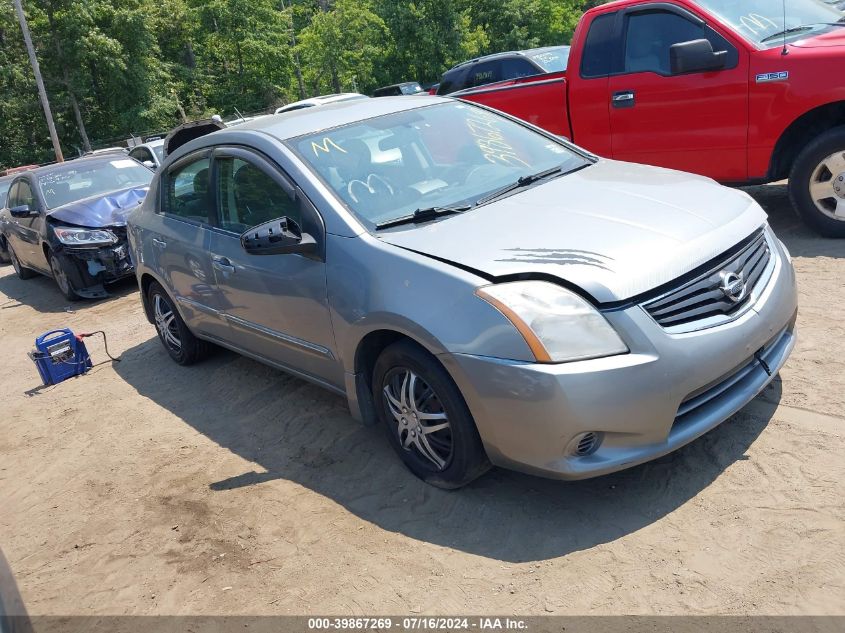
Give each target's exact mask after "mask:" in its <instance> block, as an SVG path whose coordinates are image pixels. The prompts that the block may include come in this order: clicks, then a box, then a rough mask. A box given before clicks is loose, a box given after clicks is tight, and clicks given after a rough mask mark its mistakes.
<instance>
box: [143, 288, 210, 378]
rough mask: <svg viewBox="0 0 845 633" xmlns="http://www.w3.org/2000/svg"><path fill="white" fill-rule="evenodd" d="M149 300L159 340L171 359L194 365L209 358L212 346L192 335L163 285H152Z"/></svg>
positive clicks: (179, 362)
mask: <svg viewBox="0 0 845 633" xmlns="http://www.w3.org/2000/svg"><path fill="white" fill-rule="evenodd" d="M147 300H148V301H149V305H150V310H152V313H153V318H154V319H155V324H156V331H157V332H158V338H159V340H160V341H161V344H162V345H164V349H165V350H167V353H168V354H170V358H172V359H173V360H174V361H176V362H177V363H178V364H180V365H193V364H194V363H198V362H199V361H201V360H203V359H204V358H206V357H207V356H208V354H209V352H210V351H211V344H210V343H208V342H206V341H203V340H201V339H198V338H197V337H196V336H194V335H193V334H192V333H191V331H190V330H189V329H188V326H187V325H185V322H184V321H183V320H182V317H181V316H179V312H178V310H176V307H175V304H174V303H173V300H172V299H171V298H170V295H168V294H167V292H165V290H164V288H162V287H161V284H159V283H157V282H153V283H151V284H150V287H149V289H148V290H147Z"/></svg>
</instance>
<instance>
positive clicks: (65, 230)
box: [53, 226, 117, 246]
mask: <svg viewBox="0 0 845 633" xmlns="http://www.w3.org/2000/svg"><path fill="white" fill-rule="evenodd" d="M53 232H54V233H55V234H56V237H57V238H59V241H60V242H61V243H62V244H66V245H67V246H111V245H112V244H117V236H116V235H115V234H114V233H112V232H111V231H109V230H107V229H74V228H69V227H58V226H57V227H54V228H53Z"/></svg>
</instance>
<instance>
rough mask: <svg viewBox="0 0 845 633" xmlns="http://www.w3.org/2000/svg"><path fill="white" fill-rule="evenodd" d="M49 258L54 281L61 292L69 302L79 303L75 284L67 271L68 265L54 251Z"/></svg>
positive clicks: (49, 254) (49, 253) (50, 252)
mask: <svg viewBox="0 0 845 633" xmlns="http://www.w3.org/2000/svg"><path fill="white" fill-rule="evenodd" d="M47 256H48V259H49V261H50V272H51V273H53V280H54V281H55V282H56V285H57V286H58V287H59V290H60V291H61V293H62V294H63V295H64V297H65V299H67V300H68V301H78V300H79V299H80V297H79V295H78V294H76V290H74V288H73V283H72V282H71V280H70V277H69V276H68V274H67V270H66V269H65V266H66V265H67V264H66V263H65V262H64V260H63V259H62V258H60V257H59V256H58V255H56V254H55V253H54V252H52V251H49V252H48V254H47Z"/></svg>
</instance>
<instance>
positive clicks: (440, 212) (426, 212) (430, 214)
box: [376, 204, 472, 231]
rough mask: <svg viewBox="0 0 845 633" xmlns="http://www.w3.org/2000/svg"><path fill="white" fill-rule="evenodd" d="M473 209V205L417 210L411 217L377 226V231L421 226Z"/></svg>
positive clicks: (396, 219) (405, 216) (395, 219)
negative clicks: (406, 226) (403, 226)
mask: <svg viewBox="0 0 845 633" xmlns="http://www.w3.org/2000/svg"><path fill="white" fill-rule="evenodd" d="M470 209H472V205H469V204H464V205H457V206H454V207H428V208H426V209H417V210H416V211H414V212H413V213H412V214H411V215H404V216H402V217H401V218H394V219H393V220H387V221H386V222H380V223H379V224H376V231H381V230H382V229H390V228H393V227H394V226H402V225H403V224H420V223H422V222H431V221H432V220H436V219H437V218H442V217H443V216H446V215H455V214H456V213H463V212H464V211H469V210H470Z"/></svg>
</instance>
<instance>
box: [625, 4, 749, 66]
mask: <svg viewBox="0 0 845 633" xmlns="http://www.w3.org/2000/svg"><path fill="white" fill-rule="evenodd" d="M699 39H707V40H709V41H710V43H711V44H712V45H713V50H714V51H728V62H727V65H726V68H734V67H736V64H737V60H738V53H737V50H736V49H735V48H734V47H733V46H731V45H730V43H728V41H727V40H726V39H725V38H723V37H722V36H721V35H719V34H718V33H716V32H715V31H714V30H713V29H711V28H709V27H707V26H701V25H699V24H695V23H693V22H690V21H689V20H687V19H686V18H683V17H681V16H680V15H678V14H676V13H670V12H668V11H660V10H656V11H646V12H642V13H634V14H632V15H630V16H629V17H628V19H627V24H626V28H625V72H626V73H641V72H654V73H658V74H660V75H670V74H671V66H670V60H669V49H670V48H671V47H672V46H673V45H675V44H680V43H681V42H689V41H692V40H699Z"/></svg>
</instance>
